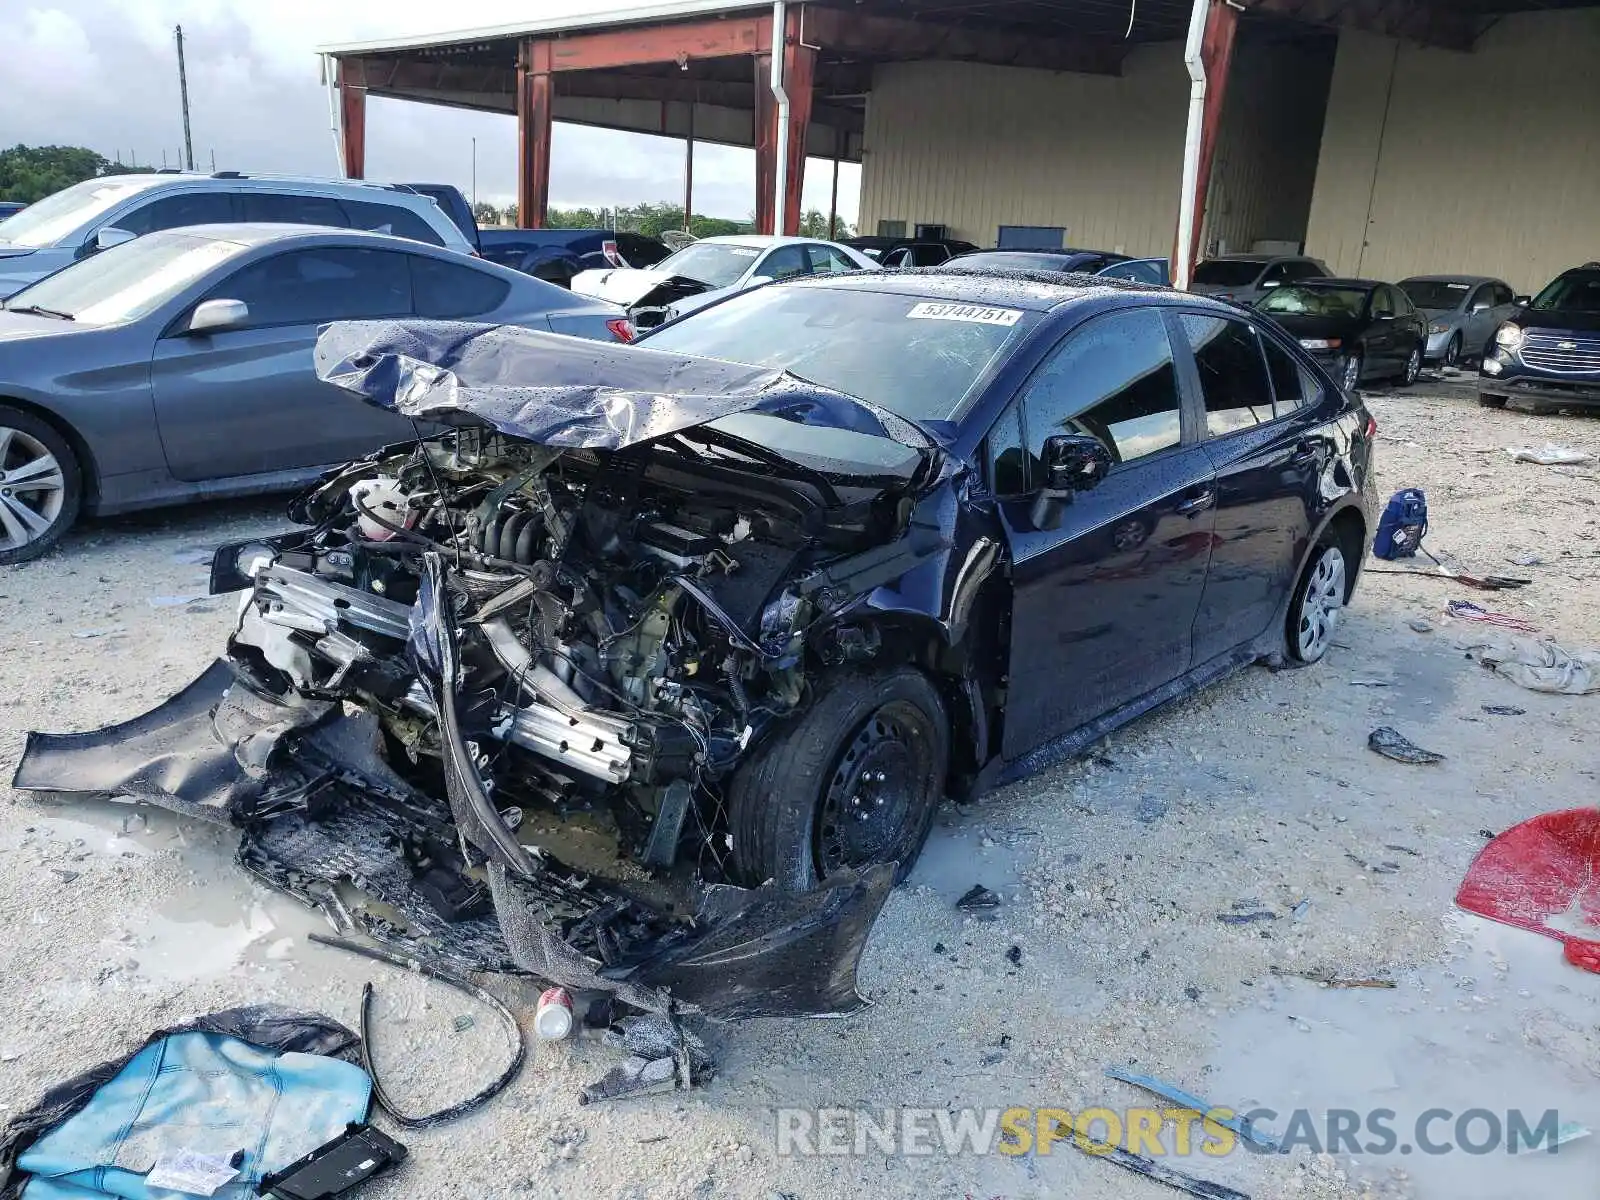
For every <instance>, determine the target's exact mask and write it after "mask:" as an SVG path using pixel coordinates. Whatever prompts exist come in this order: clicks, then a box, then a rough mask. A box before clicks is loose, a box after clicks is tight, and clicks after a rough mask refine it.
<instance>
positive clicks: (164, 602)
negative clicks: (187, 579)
mask: <svg viewBox="0 0 1600 1200" xmlns="http://www.w3.org/2000/svg"><path fill="white" fill-rule="evenodd" d="M210 599H211V597H210V596H209V595H207V594H206V593H205V592H191V593H190V594H189V595H186V596H147V597H146V598H145V603H146V604H148V605H149V606H150V607H151V608H186V607H187V606H189V605H191V604H196V603H198V602H199V601H201V600H210Z"/></svg>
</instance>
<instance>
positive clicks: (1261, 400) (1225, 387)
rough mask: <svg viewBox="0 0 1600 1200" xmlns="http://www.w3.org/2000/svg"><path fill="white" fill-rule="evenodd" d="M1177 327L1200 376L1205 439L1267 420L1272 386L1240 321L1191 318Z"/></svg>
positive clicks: (1253, 341) (1255, 343)
mask: <svg viewBox="0 0 1600 1200" xmlns="http://www.w3.org/2000/svg"><path fill="white" fill-rule="evenodd" d="M1182 321H1183V332H1184V334H1185V335H1186V336H1187V337H1188V339H1189V348H1190V349H1191V350H1193V351H1194V364H1195V367H1196V368H1197V369H1198V370H1199V372H1200V390H1201V392H1202V394H1203V395H1204V396H1205V401H1206V433H1207V435H1208V436H1210V437H1214V438H1215V437H1226V436H1227V435H1228V434H1230V433H1238V432H1239V431H1240V430H1243V429H1253V428H1254V427H1255V426H1256V425H1258V424H1261V423H1262V422H1264V421H1270V420H1272V415H1273V414H1272V385H1271V383H1270V381H1269V380H1268V377H1267V364H1266V362H1265V360H1264V359H1263V358H1262V357H1261V343H1260V341H1259V340H1258V339H1257V338H1256V331H1255V330H1254V329H1252V328H1251V327H1250V326H1248V325H1246V324H1245V323H1244V322H1243V321H1229V320H1226V319H1224V318H1221V317H1202V316H1198V315H1196V314H1194V313H1185V314H1184V316H1183V318H1182Z"/></svg>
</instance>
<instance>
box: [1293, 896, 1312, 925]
mask: <svg viewBox="0 0 1600 1200" xmlns="http://www.w3.org/2000/svg"><path fill="white" fill-rule="evenodd" d="M1310 911H1311V901H1309V900H1302V901H1300V903H1298V904H1296V905H1295V906H1294V907H1293V908H1291V909H1290V910H1289V915H1290V916H1291V917H1293V918H1294V919H1295V920H1296V921H1303V920H1305V919H1306V914H1307V913H1308V912H1310Z"/></svg>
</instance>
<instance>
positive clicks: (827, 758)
mask: <svg viewBox="0 0 1600 1200" xmlns="http://www.w3.org/2000/svg"><path fill="white" fill-rule="evenodd" d="M949 729H950V727H949V722H948V719H947V717H946V715H945V709H944V702H943V701H942V700H941V699H940V697H939V693H938V690H937V689H936V688H935V687H934V686H933V684H932V682H930V681H929V679H928V678H927V676H925V675H923V674H922V673H921V672H920V671H917V670H915V669H913V668H910V667H900V668H897V669H895V670H893V671H890V672H888V673H887V674H883V675H862V674H856V673H850V674H843V675H836V676H834V677H833V678H832V679H831V680H828V681H827V682H825V683H824V684H823V685H822V687H821V688H820V689H819V692H818V694H817V696H816V697H815V698H814V699H813V701H812V704H811V707H810V708H809V709H807V710H806V712H805V714H804V715H803V716H801V717H800V719H799V720H797V721H795V722H794V723H793V724H791V725H789V726H788V727H786V728H784V729H781V730H779V731H778V732H777V733H776V734H775V735H774V736H773V737H772V738H771V739H770V740H769V741H768V742H767V744H766V745H764V746H763V747H762V748H761V749H760V750H759V751H758V752H757V753H756V755H755V756H754V757H753V758H751V759H750V760H749V761H748V762H746V763H744V764H743V765H742V766H741V767H740V768H739V769H738V771H737V772H736V773H735V775H734V777H733V780H732V782H731V784H730V786H729V789H728V824H729V829H730V831H731V833H732V835H733V851H732V853H733V867H734V872H735V874H736V875H737V877H738V878H739V880H740V881H741V882H743V883H746V884H748V885H750V886H752V887H754V886H758V885H760V884H762V883H764V882H766V881H767V880H769V879H771V880H775V881H776V882H777V884H778V886H779V887H781V888H783V889H785V890H793V891H803V890H807V889H809V888H812V887H814V886H816V884H817V883H818V882H819V881H820V880H822V879H825V878H826V877H827V876H828V875H830V874H832V873H833V872H835V871H838V870H842V869H848V868H859V867H868V866H873V865H875V864H878V863H886V862H894V863H898V864H899V870H898V871H897V873H896V881H897V882H898V881H899V880H901V879H904V878H905V876H906V875H907V874H908V873H909V872H910V870H911V867H912V864H913V863H915V862H916V859H917V856H918V855H919V854H920V853H921V852H922V846H923V843H924V842H926V841H927V838H928V831H929V830H930V829H932V828H933V817H934V813H935V812H936V811H937V809H938V807H939V800H940V798H941V797H942V796H943V795H944V784H945V771H946V766H947V763H948V760H949V755H950V732H949Z"/></svg>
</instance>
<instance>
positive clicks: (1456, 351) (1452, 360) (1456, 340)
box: [1444, 333, 1461, 367]
mask: <svg viewBox="0 0 1600 1200" xmlns="http://www.w3.org/2000/svg"><path fill="white" fill-rule="evenodd" d="M1444 365H1445V366H1447V367H1459V366H1460V365H1461V335H1460V334H1459V333H1458V334H1456V335H1455V337H1453V338H1451V339H1450V344H1449V345H1448V346H1446V347H1445V348H1444Z"/></svg>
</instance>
